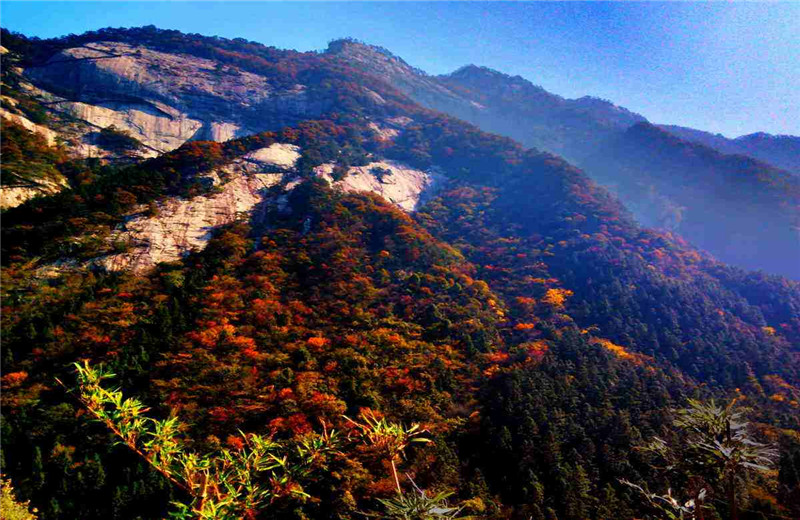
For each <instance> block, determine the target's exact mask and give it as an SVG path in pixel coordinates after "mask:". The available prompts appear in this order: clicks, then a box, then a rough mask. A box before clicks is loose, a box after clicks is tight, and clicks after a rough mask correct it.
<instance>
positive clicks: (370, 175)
mask: <svg viewBox="0 0 800 520" xmlns="http://www.w3.org/2000/svg"><path fill="white" fill-rule="evenodd" d="M332 171H333V165H332V164H324V165H322V166H318V167H317V168H316V169H315V172H316V173H317V175H319V176H321V177H323V178H324V179H326V180H328V181H329V182H332V183H333V185H334V187H337V188H339V189H342V190H344V191H347V192H350V191H354V192H356V191H370V192H372V193H377V194H378V195H380V196H381V197H383V198H384V199H386V200H387V201H389V202H391V203H392V204H396V205H398V206H400V207H401V208H403V209H404V210H406V211H414V210H416V209H417V208H418V207H419V205H420V204H421V203H424V202H425V201H426V200H427V199H428V198H429V197H430V195H431V194H432V193H433V192H434V191H435V189H436V187H437V186H438V185H439V184H440V182H441V181H442V179H443V178H444V177H443V175H442V174H440V173H438V172H436V171H434V170H430V171H422V170H417V169H415V168H411V167H409V166H408V165H405V164H403V163H400V162H397V161H379V162H372V163H370V164H368V165H367V166H355V167H353V168H350V170H349V171H348V173H347V175H346V176H345V178H344V179H342V180H340V181H337V182H333V178H332V177H331V172H332Z"/></svg>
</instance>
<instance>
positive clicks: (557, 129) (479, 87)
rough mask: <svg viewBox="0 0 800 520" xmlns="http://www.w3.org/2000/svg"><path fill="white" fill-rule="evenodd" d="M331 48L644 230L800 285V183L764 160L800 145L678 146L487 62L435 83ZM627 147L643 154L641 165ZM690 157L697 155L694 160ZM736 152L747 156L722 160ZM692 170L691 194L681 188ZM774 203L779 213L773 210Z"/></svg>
mask: <svg viewBox="0 0 800 520" xmlns="http://www.w3.org/2000/svg"><path fill="white" fill-rule="evenodd" d="M329 52H331V53H333V54H335V55H336V56H338V57H340V58H342V59H344V60H345V61H347V62H348V63H351V64H353V65H354V66H357V67H363V69H364V70H366V71H368V72H369V73H370V74H375V75H378V76H379V77H380V78H381V79H383V80H385V81H387V82H389V83H391V84H392V85H394V86H395V87H397V88H398V89H399V90H401V91H402V92H404V93H405V94H407V95H409V96H410V97H411V98H413V99H414V100H416V101H417V102H419V103H421V104H422V105H424V106H427V107H429V108H433V109H435V110H440V111H443V112H446V113H448V114H451V115H453V116H455V117H458V118H461V119H464V120H465V121H469V122H471V123H473V124H475V125H477V126H479V127H480V128H481V129H483V130H485V131H489V132H494V133H498V134H501V135H505V136H508V137H511V138H513V139H516V140H518V141H519V142H521V143H523V144H524V145H526V146H532V147H535V148H537V149H540V150H546V151H548V152H551V153H555V154H558V155H561V156H563V157H565V158H566V159H568V160H569V161H570V162H572V163H573V164H576V165H577V166H579V167H581V168H582V169H583V170H585V171H586V172H587V173H588V174H589V175H590V176H592V177H593V178H594V179H596V180H598V181H600V182H601V183H603V184H604V185H605V186H606V187H608V188H610V189H612V191H614V192H615V193H617V194H618V195H619V196H620V197H621V199H622V201H623V202H624V203H625V204H626V205H627V206H628V207H629V208H630V209H632V210H633V212H634V214H635V216H636V217H637V219H638V220H639V221H640V222H642V223H645V224H646V225H650V226H656V227H664V228H667V229H671V230H674V231H677V232H678V233H681V234H683V235H684V236H685V237H686V238H688V239H689V240H690V241H691V242H693V243H694V244H696V245H698V246H699V247H701V248H703V249H706V250H708V251H710V252H711V253H712V254H714V255H716V256H717V257H718V258H720V259H721V260H723V261H727V262H732V263H735V264H737V265H741V266H743V267H747V268H750V269H758V268H764V269H767V270H770V271H771V272H775V273H780V274H784V275H787V276H792V277H794V278H796V279H800V226H798V223H799V222H800V199H798V195H797V193H798V191H797V179H799V178H800V177H797V176H795V177H794V178H791V176H790V174H789V173H786V172H784V171H782V170H781V169H779V168H777V167H776V166H773V165H772V164H769V163H766V162H764V158H765V157H766V158H770V159H775V160H776V161H778V162H780V163H781V164H786V165H788V166H791V165H792V164H794V162H795V161H796V157H797V156H800V155H797V154H795V153H794V151H793V147H795V146H796V143H797V141H798V138H793V137H791V136H787V137H766V136H765V135H763V134H754V135H752V136H744V137H742V138H740V139H737V140H724V139H720V138H714V139H710V138H709V137H708V136H710V135H711V134H707V133H704V132H700V131H695V130H691V129H683V130H681V131H677V130H676V131H674V132H673V133H674V135H675V138H673V139H668V138H666V136H665V135H663V134H661V133H659V132H652V131H647V132H642V131H640V130H642V129H646V128H651V127H652V128H653V129H654V128H656V127H655V126H654V125H651V124H650V123H649V122H648V121H647V119H646V118H645V117H644V116H642V115H640V114H636V113H634V112H631V111H629V110H627V109H625V108H623V107H619V106H617V105H614V104H613V103H611V102H609V101H605V100H601V99H597V98H592V97H583V98H579V99H575V100H569V99H565V98H563V97H561V96H558V95H555V94H552V93H550V92H547V91H546V90H545V89H543V88H542V87H539V86H536V85H534V84H533V83H531V82H530V81H528V80H526V79H524V78H521V77H519V76H516V77H512V76H509V75H506V74H503V73H501V72H498V71H494V70H492V69H488V68H486V67H477V66H474V65H468V66H465V67H461V68H460V69H458V70H457V71H455V72H453V73H451V74H447V75H443V76H436V77H432V76H428V75H424V74H423V75H420V74H418V73H417V72H416V71H415V70H414V69H413V68H412V67H410V66H408V65H407V64H406V63H405V62H399V61H391V62H390V61H387V60H386V59H384V58H383V57H381V56H379V55H378V53H377V52H376V51H375V50H373V49H372V48H371V47H370V46H368V45H365V44H361V43H358V42H352V41H350V42H344V43H342V44H339V45H336V46H334V47H333V48H331V49H329ZM641 125H645V126H641ZM637 127H639V130H634V129H636V128H637ZM662 128H663V127H662ZM669 130H670V128H667V130H666V131H669ZM648 138H651V139H653V140H654V141H653V142H651V143H648V142H647V139H648ZM626 141H629V142H627V143H626ZM622 150H628V151H635V155H636V156H637V157H638V158H637V159H636V160H633V159H632V157H630V156H629V155H627V154H628V152H622ZM689 151H691V152H690V155H696V157H694V158H693V157H690V156H688V155H686V154H687V153H688V152H689ZM731 153H735V154H737V155H736V156H733V155H727V156H725V155H723V154H731ZM643 154H644V155H643ZM737 156H738V158H736V157H737ZM698 161H699V162H698ZM701 163H702V164H701ZM694 175H696V176H697V177H696V178H694V179H693V180H692V182H691V188H690V187H689V185H686V184H684V183H683V181H674V180H675V179H679V178H680V179H690V178H692V176H694ZM747 176H751V177H752V178H751V179H746V178H745V177H747ZM734 179H739V180H740V181H742V184H741V185H740V186H739V188H738V190H737V189H736V187H735V186H731V185H730V183H731V182H736V181H734ZM720 183H722V184H724V185H726V186H728V188H730V189H727V188H726V193H728V196H727V198H726V199H720V195H719V193H718V186H719V185H720ZM767 200H769V201H772V206H770V205H765V204H764V203H763V201H767ZM711 207H713V208H715V210H714V211H709V208H711ZM744 215H747V216H748V218H747V219H746V218H745V217H744ZM748 219H749V220H748ZM762 227H763V228H764V229H767V230H768V231H767V232H762V231H761V228H762ZM712 229H713V230H714V231H713V232H712V231H711V230H712ZM779 252H780V253H779Z"/></svg>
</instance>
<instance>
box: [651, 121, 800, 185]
mask: <svg viewBox="0 0 800 520" xmlns="http://www.w3.org/2000/svg"><path fill="white" fill-rule="evenodd" d="M659 126H660V127H661V128H663V129H664V130H666V131H667V132H669V133H671V134H673V135H676V136H678V137H680V138H682V139H685V140H687V141H693V142H696V143H700V144H704V145H706V146H708V147H710V148H714V149H715V150H718V151H719V152H722V153H725V154H737V155H749V156H750V157H754V158H756V159H758V160H760V161H763V162H765V163H768V164H771V165H774V166H776V167H778V168H781V169H783V170H786V171H787V172H790V173H793V174H795V175H800V137H797V136H793V135H772V134H767V133H764V132H757V133H755V134H748V135H743V136H740V137H737V138H735V139H729V138H727V137H725V136H723V135H720V134H712V133H710V132H703V131H702V130H695V129H694V128H686V127H683V126H675V125H659Z"/></svg>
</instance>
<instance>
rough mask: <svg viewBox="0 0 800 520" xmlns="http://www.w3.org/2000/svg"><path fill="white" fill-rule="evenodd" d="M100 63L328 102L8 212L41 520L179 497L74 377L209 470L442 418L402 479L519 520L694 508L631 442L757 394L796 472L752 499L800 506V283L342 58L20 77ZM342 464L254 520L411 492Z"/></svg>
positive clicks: (22, 420)
mask: <svg viewBox="0 0 800 520" xmlns="http://www.w3.org/2000/svg"><path fill="white" fill-rule="evenodd" d="M144 37H146V38H147V41H146V42H145V39H144ZM92 38H94V39H95V40H96V41H105V42H108V41H120V40H122V41H125V42H126V43H130V42H128V40H131V39H134V38H137V39H139V41H140V43H139V45H142V46H144V47H146V50H143V51H142V54H143V55H149V53H150V52H159V53H166V54H172V53H175V56H178V57H180V56H181V55H183V54H184V53H187V52H189V51H191V52H195V53H198V54H200V53H201V54H203V55H204V56H205V57H206V58H207V59H212V58H209V57H208V56H214V58H213V59H215V60H217V63H220V64H221V65H222V67H226V66H229V64H230V63H231V61H229V60H235V62H236V63H237V64H240V65H241V66H242V67H251V68H250V69H247V70H248V71H249V72H252V73H254V74H255V73H256V72H254V71H255V70H256V69H258V73H259V74H262V75H263V77H265V78H267V80H268V82H269V84H281V82H286V83H291V84H295V81H296V79H297V78H300V77H302V78H304V79H305V80H307V81H306V82H305V83H303V84H306V85H309V86H308V90H309V92H312V91H316V92H318V93H319V94H320V95H321V96H324V99H330V100H332V105H331V106H330V108H329V110H328V111H327V112H326V113H325V114H323V115H322V116H320V119H316V120H302V121H298V122H297V123H296V124H293V125H292V126H291V127H284V128H279V129H274V131H268V132H262V133H258V134H254V135H250V136H247V137H240V138H236V139H232V140H229V141H227V142H224V143H217V142H211V141H191V142H186V143H183V144H182V145H181V146H179V147H178V148H176V149H174V150H172V151H170V152H167V153H164V154H161V155H159V156H157V157H154V158H150V159H146V160H136V161H133V162H130V163H127V164H125V163H119V162H117V163H106V164H102V163H100V162H99V161H81V160H77V159H75V158H71V159H66V164H68V165H69V167H65V168H64V171H65V172H66V175H65V176H66V178H67V179H68V181H69V183H70V185H69V188H68V189H65V190H64V191H61V192H60V193H58V194H55V195H52V196H50V197H46V198H40V199H35V200H31V201H29V202H28V203H26V204H23V205H21V206H19V207H17V208H14V209H11V210H8V211H7V212H5V213H4V214H3V229H2V232H3V236H2V242H0V246H1V247H2V262H3V267H4V270H3V271H4V272H3V279H2V291H3V294H2V296H3V301H4V305H5V306H6V308H5V309H4V312H3V314H2V326H3V344H2V349H3V350H2V359H3V369H4V375H3V378H2V384H3V392H2V399H3V403H2V404H3V436H2V442H3V445H2V450H3V451H2V454H3V460H4V471H7V472H8V473H9V474H10V475H11V477H12V478H13V479H14V482H15V483H19V484H18V485H17V488H18V489H19V491H20V493H21V495H22V497H23V498H25V499H27V498H31V499H33V500H34V503H35V505H36V506H37V507H38V508H39V509H40V511H41V516H42V518H45V519H56V518H82V519H94V518H97V519H100V518H103V519H108V518H158V517H163V516H164V514H165V511H166V509H167V508H168V502H169V501H170V500H181V499H182V497H181V496H180V492H179V491H176V490H171V489H170V488H169V486H168V483H167V482H166V481H165V480H164V479H162V478H161V477H160V476H159V475H157V474H155V473H154V472H148V471H147V470H146V468H145V467H144V466H143V465H142V464H141V463H140V462H137V460H136V459H135V458H134V457H133V456H132V455H131V454H129V453H127V452H125V451H124V450H123V449H122V448H120V447H117V448H114V447H112V445H111V442H110V438H109V435H108V434H107V432H105V430H103V429H102V427H101V426H99V425H90V424H89V423H87V422H86V418H85V415H82V414H76V413H75V407H74V403H73V402H72V400H71V399H70V397H69V395H68V394H66V393H65V392H64V391H63V389H62V388H61V387H59V386H58V385H56V384H55V383H54V378H55V377H58V378H59V379H60V380H62V381H66V382H69V381H71V380H72V377H73V376H72V374H71V373H70V371H69V363H70V362H72V361H75V360H77V359H80V358H90V359H92V361H93V362H100V361H103V362H105V363H107V364H109V365H110V366H111V367H112V368H113V370H114V371H115V372H116V373H117V374H118V375H119V380H120V381H119V382H120V384H121V385H122V386H123V388H125V390H126V392H128V391H130V392H135V393H136V394H138V395H140V396H142V398H143V399H144V401H145V402H146V403H148V405H150V406H152V407H153V412H154V413H157V414H159V415H160V416H163V417H166V416H169V415H170V414H175V415H176V416H178V417H180V418H181V420H182V421H183V422H185V423H186V424H187V425H188V426H187V431H185V432H183V434H184V437H185V438H186V439H187V442H189V443H190V444H191V445H192V446H194V447H196V448H197V449H198V450H206V449H215V448H218V447H221V446H228V447H230V449H240V446H239V445H238V444H237V442H238V443H240V442H241V441H240V439H239V437H238V436H237V435H238V434H237V432H238V431H239V430H241V431H245V432H260V433H271V434H272V435H274V436H275V437H276V438H288V437H293V438H302V436H303V435H305V434H307V433H308V432H309V431H311V430H314V431H329V430H328V428H335V429H337V430H344V431H346V428H347V424H348V423H347V421H346V420H345V419H343V418H342V415H343V414H346V415H348V416H350V417H353V416H355V415H356V414H357V413H358V412H359V410H360V409H362V408H370V409H374V410H376V411H379V412H381V413H383V414H385V415H386V416H387V417H389V418H391V419H392V420H397V421H402V422H404V423H406V424H408V423H411V422H421V423H423V425H424V426H425V427H426V428H427V429H429V430H430V433H431V436H432V438H433V439H434V442H432V443H430V444H429V445H427V446H421V447H418V448H416V449H413V450H410V452H409V460H408V461H406V462H405V463H404V464H405V467H404V470H403V471H404V472H407V474H408V475H409V476H410V477H411V478H413V481H414V482H415V483H416V484H417V485H419V486H420V487H422V488H426V489H433V490H437V491H438V490H441V489H449V490H452V491H454V492H455V493H456V495H455V496H454V497H453V500H454V501H457V502H459V503H462V504H463V505H464V506H465V510H464V511H465V512H466V513H470V514H474V515H477V516H483V517H487V518H497V519H501V518H520V519H522V518H526V519H527V518H536V519H537V520H538V519H544V518H559V519H562V520H563V519H566V520H584V519H586V518H596V519H608V520H611V519H612V518H613V519H618V518H641V517H645V515H647V514H650V513H651V511H649V510H647V508H646V505H645V504H642V503H641V501H640V500H636V499H635V498H633V497H631V495H630V491H629V490H627V488H625V487H624V486H622V485H621V484H620V483H619V479H620V478H628V479H635V480H637V481H643V482H647V483H648V484H649V485H651V486H653V487H654V488H656V487H657V488H658V489H661V488H663V489H666V488H667V487H668V486H669V485H672V484H671V483H670V482H667V481H665V480H664V479H662V478H661V477H660V476H659V475H658V474H656V473H655V472H653V471H652V470H651V469H649V468H648V466H647V465H646V464H644V462H643V460H642V459H641V457H640V456H639V452H638V451H637V450H635V449H634V446H635V445H637V444H639V443H640V442H641V441H642V440H643V438H649V437H651V436H652V435H655V434H660V435H666V434H668V433H669V432H668V429H667V421H666V416H667V415H668V410H669V409H670V408H671V407H674V406H680V405H681V404H682V403H683V402H684V401H685V398H686V397H687V396H697V397H718V398H732V397H736V398H738V399H746V400H747V402H748V403H749V404H751V405H752V408H753V410H754V411H753V418H754V419H755V420H757V421H758V422H759V428H760V431H761V432H762V433H764V434H765V436H766V438H769V439H772V440H780V443H781V452H782V455H781V456H782V459H781V464H782V466H781V467H782V468H783V467H787V468H789V470H782V472H781V473H780V474H778V475H775V474H774V473H772V474H769V475H767V476H766V477H765V478H764V480H757V481H753V482H750V483H749V484H748V488H749V489H750V490H751V491H752V493H751V495H752V496H751V498H749V499H748V507H749V508H750V509H752V510H754V511H755V513H754V514H761V513H763V514H765V515H769V514H779V515H783V516H790V515H792V514H794V513H795V512H796V511H797V507H798V504H795V503H793V502H792V501H791V500H790V497H792V496H795V495H794V494H796V492H797V489H798V488H799V486H800V484H799V483H798V482H796V479H795V480H793V477H792V475H794V473H792V472H793V471H794V470H795V465H794V462H793V461H794V460H795V457H796V454H797V453H798V452H800V442H798V441H797V433H796V432H797V431H798V430H800V424H798V414H797V410H798V407H799V406H800V404H798V403H799V402H800V390H799V388H800V359H799V358H800V286H798V283H797V282H793V281H790V280H787V279H784V278H780V277H774V276H767V275H763V274H753V273H747V272H745V271H742V270H740V269H737V268H732V267H728V266H725V265H723V264H721V263H719V262H717V261H715V260H712V259H710V258H708V257H706V256H705V255H704V254H703V253H701V252H699V251H697V250H696V249H694V248H692V247H691V246H689V245H688V244H687V243H686V242H685V241H682V240H681V239H680V238H678V237H677V236H675V235H672V234H670V233H667V232H659V231H652V230H647V229H644V228H641V227H640V226H639V225H638V224H637V223H636V222H635V221H634V220H633V219H632V218H631V216H630V215H629V214H628V213H627V211H626V210H625V209H624V207H623V206H622V205H621V204H620V203H619V202H618V201H617V200H616V199H615V198H614V197H613V196H611V195H610V194H609V192H608V191H606V190H605V189H603V188H600V187H598V186H597V185H596V184H595V183H594V182H593V181H591V180H590V179H589V178H588V177H587V176H586V175H585V174H584V173H583V172H582V171H580V170H578V169H576V168H574V167H572V166H570V165H569V164H568V163H566V162H565V161H564V160H562V159H560V158H558V157H555V156H553V155H550V154H547V153H540V152H537V151H534V150H525V149H523V148H522V147H521V146H520V145H518V144H517V143H515V142H513V141H511V140H510V139H507V138H502V137H499V136H496V135H491V134H487V133H484V132H482V131H480V130H478V129H477V128H475V127H474V126H472V125H469V124H466V123H464V122H462V121H459V120H456V119H454V118H452V117H448V116H446V115H443V114H438V113H434V112H432V111H429V110H426V109H423V108H422V107H420V106H418V105H416V104H415V103H414V102H413V101H411V100H410V99H409V98H407V97H405V96H404V95H402V94H401V93H399V92H398V91H397V90H395V89H394V88H392V87H391V86H390V85H389V84H387V83H385V82H383V81H382V80H381V79H380V78H376V77H374V76H368V75H365V73H364V72H359V71H358V70H355V69H352V68H349V67H346V66H344V65H342V64H341V63H340V62H339V61H338V59H336V58H334V57H331V56H325V55H322V56H320V55H316V54H309V55H299V54H297V53H290V52H285V53H283V52H282V51H281V52H278V51H273V50H270V49H268V48H264V47H260V46H257V45H255V44H249V43H247V42H235V41H228V40H222V39H211V38H201V37H196V36H186V35H180V34H175V33H174V32H157V31H154V30H150V29H133V30H129V31H116V32H114V31H106V32H103V33H102V34H95V35H88V36H82V37H75V38H73V39H70V40H69V41H66V42H43V43H42V46H43V47H44V48H43V49H39V50H36V49H31V50H29V51H28V55H29V56H32V57H31V58H28V59H30V60H31V61H35V59H34V58H35V57H36V56H39V55H42V56H43V57H42V60H43V61H42V62H43V63H52V62H50V60H51V57H52V54H48V53H52V52H53V47H64V48H66V49H74V48H78V47H80V46H85V45H89V46H91V45H92V41H91V40H92ZM78 43H79V44H80V45H77V44H78ZM31 45H34V44H33V43H31ZM76 45H77V46H76ZM34 46H35V45H34ZM57 52H63V49H60V50H58V51H57ZM232 52H235V53H237V54H236V55H235V56H231V54H230V53H232ZM248 52H249V54H248ZM265 56H268V57H270V60H271V61H269V62H268V63H269V69H268V67H267V65H266V64H264V63H261V62H259V61H258V60H259V59H266V58H264V57H265ZM384 56H385V55H384ZM385 58H386V59H387V60H390V61H391V60H392V58H391V57H390V56H385ZM131 59H135V57H133V58H131ZM164 59H169V60H173V59H178V58H176V57H174V56H170V57H168V58H164ZM181 59H184V58H181ZM248 63H251V65H248ZM395 63H396V62H395ZM253 64H255V65H253ZM73 65H74V64H73ZM237 66H238V65H237ZM215 67H216V65H215ZM295 68H300V69H302V73H300V72H298V73H296V74H295V73H294V72H292V71H293V70H294V69H295ZM287 71H288V72H287ZM287 76H288V79H287V78H286V77H287ZM183 80H185V78H183V77H180V78H162V82H163V83H162V84H164V85H172V84H177V83H179V82H180V81H183ZM126 88H127V87H126ZM148 95H149V94H148ZM206 95H207V94H203V96H206ZM224 95H228V94H224ZM179 97H180V96H179ZM589 104H591V103H589ZM186 106H189V104H188V102H187V105H186ZM244 112H245V113H246V110H244ZM214 117H216V116H214ZM226 121H229V120H226ZM213 122H214V121H210V123H213ZM364 191H366V192H367V193H364ZM370 192H371V193H370ZM128 240H130V243H128ZM158 260H167V262H166V263H160V264H158V263H157V262H158ZM154 264H155V265H154ZM133 267H135V269H134V268H133ZM323 421H324V422H323ZM237 446H239V448H237ZM325 469H326V471H325V472H324V475H323V476H322V477H320V478H319V479H317V480H314V481H312V482H311V483H310V484H309V486H308V487H307V488H305V489H303V491H304V492H306V493H307V494H308V495H310V497H311V498H308V499H306V500H303V499H300V500H293V499H291V500H290V499H285V500H277V501H276V502H275V503H274V504H272V506H271V507H272V509H270V510H269V511H267V512H259V513H257V512H253V515H252V516H253V517H254V518H262V517H263V518H331V519H333V518H352V517H354V516H356V515H358V514H360V512H363V511H370V510H373V509H374V508H376V507H377V506H378V505H379V503H378V502H377V501H376V499H377V498H385V497H390V496H393V495H394V494H395V493H396V492H395V490H394V487H393V486H394V485H395V484H394V479H393V476H392V472H391V469H390V468H389V467H388V464H387V463H386V461H385V460H383V461H381V460H374V461H372V463H369V462H367V463H365V462H361V461H359V460H355V459H352V458H348V457H347V456H345V455H344V454H342V455H341V456H340V457H337V458H336V460H335V463H334V464H332V465H331V466H330V467H326V468H325ZM400 478H401V479H402V484H403V486H405V487H407V488H410V486H411V485H410V482H409V481H408V480H407V479H406V475H401V476H400ZM278 484H281V485H285V486H287V488H290V487H291V485H292V484H294V483H291V482H289V483H278ZM717 492H718V493H719V491H717ZM598 496H602V497H604V498H603V500H602V501H600V500H598V499H597V497H598ZM718 496H722V495H721V494H719V495H718ZM710 505H711V506H712V507H714V508H715V509H716V511H709V514H717V515H723V516H724V515H725V514H727V512H728V509H727V506H726V505H725V503H724V502H714V503H711V504H710Z"/></svg>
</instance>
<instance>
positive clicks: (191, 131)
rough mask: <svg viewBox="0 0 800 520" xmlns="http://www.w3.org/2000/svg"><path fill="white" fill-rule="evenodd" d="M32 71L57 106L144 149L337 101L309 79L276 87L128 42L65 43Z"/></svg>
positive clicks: (292, 116)
mask: <svg viewBox="0 0 800 520" xmlns="http://www.w3.org/2000/svg"><path fill="white" fill-rule="evenodd" d="M25 76H26V77H27V78H28V79H29V80H31V81H32V83H33V84H35V86H36V87H37V88H38V89H39V91H40V92H39V94H40V95H41V96H43V97H48V98H49V99H47V101H48V106H50V107H51V108H52V109H53V110H55V111H60V112H61V113H64V114H67V115H69V116H72V117H75V118H77V119H79V120H81V121H84V122H85V123H87V125H88V127H89V129H90V130H91V129H94V130H99V129H102V128H107V127H109V126H112V125H113V126H115V127H116V128H118V129H121V130H125V131H127V132H129V133H130V134H131V135H132V136H133V137H135V138H136V139H137V140H139V141H140V142H142V143H143V144H144V145H145V146H146V147H147V148H148V151H147V152H146V153H145V155H156V154H158V153H162V152H166V151H170V150H173V149H175V148H177V147H178V146H180V145H181V144H183V143H184V142H186V141H188V140H192V139H195V140H196V139H204V140H214V141H226V140H228V139H232V138H235V137H241V136H245V135H250V134H254V133H258V132H261V131H265V130H274V129H278V128H281V127H283V126H288V125H293V124H296V123H297V122H299V121H301V120H305V119H309V118H313V117H315V116H318V115H320V114H322V113H323V112H324V111H325V110H327V109H328V107H329V106H330V104H331V100H326V99H324V98H321V97H318V96H317V97H312V96H309V94H308V92H307V89H306V87H305V86H304V85H299V84H297V85H293V86H289V87H274V86H273V85H271V84H270V81H269V79H268V78H267V77H265V76H262V75H259V74H254V73H252V72H248V71H244V70H241V69H239V68H236V67H231V66H227V65H224V66H223V65H221V64H220V63H218V62H215V61H213V60H209V59H205V58H200V57H197V56H190V55H186V54H178V53H168V52H161V51H157V50H153V49H150V48H147V47H144V46H135V45H130V44H127V43H121V42H94V43H87V44H86V45H83V46H81V47H75V48H71V49H65V50H63V51H61V52H59V53H57V54H56V55H54V56H53V57H52V58H50V60H48V62H47V63H45V64H44V65H43V66H40V67H34V68H30V69H28V70H26V71H25Z"/></svg>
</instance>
